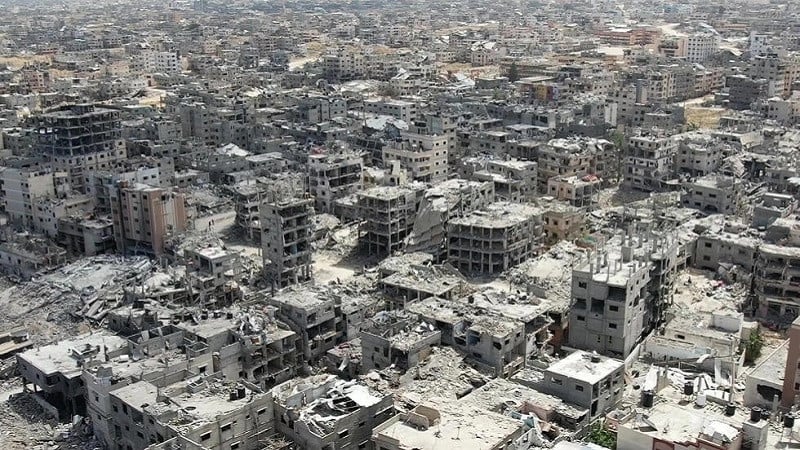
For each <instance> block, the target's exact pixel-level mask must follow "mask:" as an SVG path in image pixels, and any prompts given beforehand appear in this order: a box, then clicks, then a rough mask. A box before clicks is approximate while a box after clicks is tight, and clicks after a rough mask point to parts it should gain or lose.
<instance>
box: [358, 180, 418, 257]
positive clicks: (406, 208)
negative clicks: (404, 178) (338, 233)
mask: <svg viewBox="0 0 800 450" xmlns="http://www.w3.org/2000/svg"><path fill="white" fill-rule="evenodd" d="M358 210H359V211H360V212H361V214H360V217H361V218H362V220H364V224H363V225H362V227H361V230H360V232H359V243H360V245H361V246H362V247H364V248H366V249H367V251H369V253H370V254H379V255H391V254H392V253H394V252H395V251H396V250H400V249H401V248H402V247H403V245H404V243H405V239H406V237H407V236H408V235H409V233H411V230H412V228H413V226H414V220H415V218H416V213H417V190H416V189H414V188H411V187H405V186H378V187H374V188H370V189H367V190H365V191H362V192H359V193H358Z"/></svg>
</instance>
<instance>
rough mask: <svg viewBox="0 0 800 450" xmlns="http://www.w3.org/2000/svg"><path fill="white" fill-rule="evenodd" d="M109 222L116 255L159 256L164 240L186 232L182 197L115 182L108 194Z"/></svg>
mask: <svg viewBox="0 0 800 450" xmlns="http://www.w3.org/2000/svg"><path fill="white" fill-rule="evenodd" d="M111 219H112V221H113V223H114V224H113V228H114V240H115V241H116V243H117V251H118V252H120V253H136V254H138V253H144V254H150V255H154V256H161V255H162V254H163V253H164V242H165V240H166V238H167V237H168V236H169V235H171V234H173V233H179V232H182V231H185V230H186V226H187V220H186V204H185V200H184V196H183V194H180V193H177V192H172V191H168V190H165V189H161V188H157V187H153V186H148V185H146V184H132V183H128V182H125V181H123V182H119V183H117V185H116V187H115V188H114V189H112V192H111Z"/></svg>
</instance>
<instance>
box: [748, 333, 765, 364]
mask: <svg viewBox="0 0 800 450" xmlns="http://www.w3.org/2000/svg"><path fill="white" fill-rule="evenodd" d="M763 347H764V338H763V337H762V336H761V331H760V330H759V329H758V328H756V329H755V330H753V331H752V332H751V333H750V336H749V337H748V338H747V342H745V344H744V361H745V362H746V363H753V362H755V360H757V359H758V357H759V356H761V349H762V348H763Z"/></svg>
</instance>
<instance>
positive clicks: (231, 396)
mask: <svg viewBox="0 0 800 450" xmlns="http://www.w3.org/2000/svg"><path fill="white" fill-rule="evenodd" d="M236 399H237V397H236V391H231V392H230V395H229V396H228V400H229V401H232V402H235V401H236Z"/></svg>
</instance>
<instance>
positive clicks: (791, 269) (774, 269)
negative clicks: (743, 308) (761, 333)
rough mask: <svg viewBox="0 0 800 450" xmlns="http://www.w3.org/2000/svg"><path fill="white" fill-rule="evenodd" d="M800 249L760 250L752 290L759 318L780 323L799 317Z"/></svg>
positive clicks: (767, 247) (764, 247)
mask: <svg viewBox="0 0 800 450" xmlns="http://www.w3.org/2000/svg"><path fill="white" fill-rule="evenodd" d="M798 283H800V248H797V247H788V246H783V245H775V244H762V245H761V246H759V248H758V258H757V260H756V269H755V277H754V279H753V286H754V288H753V290H754V292H755V295H756V304H755V307H756V316H757V317H760V318H764V319H768V320H774V321H778V322H786V321H787V320H794V319H795V318H796V317H798V315H800V287H798Z"/></svg>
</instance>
